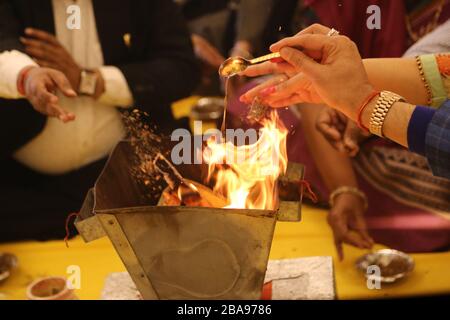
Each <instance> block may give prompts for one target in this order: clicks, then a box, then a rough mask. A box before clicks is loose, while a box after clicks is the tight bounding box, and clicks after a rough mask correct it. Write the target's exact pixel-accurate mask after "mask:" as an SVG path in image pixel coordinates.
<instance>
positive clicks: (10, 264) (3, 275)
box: [0, 253, 18, 283]
mask: <svg viewBox="0 0 450 320" xmlns="http://www.w3.org/2000/svg"><path fill="white" fill-rule="evenodd" d="M17 265H18V260H17V257H16V256H15V255H13V254H10V253H0V283H2V282H3V281H5V280H6V279H8V278H9V276H10V275H11V271H12V270H13V269H15V268H17Z"/></svg>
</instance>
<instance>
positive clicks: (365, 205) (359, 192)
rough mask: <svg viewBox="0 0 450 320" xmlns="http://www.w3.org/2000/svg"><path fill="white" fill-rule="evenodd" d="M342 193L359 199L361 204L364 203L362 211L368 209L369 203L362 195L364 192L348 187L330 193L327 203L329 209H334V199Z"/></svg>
mask: <svg viewBox="0 0 450 320" xmlns="http://www.w3.org/2000/svg"><path fill="white" fill-rule="evenodd" d="M343 193H351V194H353V195H355V196H358V197H359V198H361V200H363V202H364V210H367V208H368V207H369V201H368V199H367V196H366V195H365V194H364V192H362V191H361V190H359V189H358V188H355V187H349V186H342V187H339V188H337V189H336V190H334V191H333V192H332V193H331V195H330V202H329V203H330V206H331V207H334V204H335V202H336V198H337V197H338V196H339V195H341V194H343Z"/></svg>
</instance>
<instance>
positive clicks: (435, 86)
mask: <svg viewBox="0 0 450 320" xmlns="http://www.w3.org/2000/svg"><path fill="white" fill-rule="evenodd" d="M420 60H421V62H422V67H423V72H424V75H425V80H426V81H427V83H428V85H429V86H430V89H431V93H432V95H433V96H432V102H431V106H432V107H433V108H436V109H437V108H439V107H440V106H441V105H442V104H443V103H444V101H445V100H447V91H446V90H445V87H444V82H443V81H442V78H441V73H440V72H439V67H438V64H437V62H436V57H435V55H434V54H427V55H423V56H420Z"/></svg>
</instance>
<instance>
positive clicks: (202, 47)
mask: <svg viewBox="0 0 450 320" xmlns="http://www.w3.org/2000/svg"><path fill="white" fill-rule="evenodd" d="M191 39H192V43H193V45H194V52H195V55H196V56H197V58H199V59H200V60H202V61H203V62H205V63H206V64H207V65H209V66H211V67H213V68H215V69H218V68H219V67H220V65H221V64H222V62H223V61H224V60H225V58H224V57H223V56H222V55H221V54H220V52H219V50H217V49H216V48H215V47H214V46H213V45H211V44H210V43H209V42H208V40H206V39H205V38H203V37H201V36H199V35H197V34H192V36H191Z"/></svg>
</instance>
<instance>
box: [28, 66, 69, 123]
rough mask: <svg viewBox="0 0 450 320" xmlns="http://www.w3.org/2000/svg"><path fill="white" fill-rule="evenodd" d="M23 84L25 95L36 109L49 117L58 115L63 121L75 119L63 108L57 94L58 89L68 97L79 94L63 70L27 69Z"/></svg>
mask: <svg viewBox="0 0 450 320" xmlns="http://www.w3.org/2000/svg"><path fill="white" fill-rule="evenodd" d="M25 69H27V68H25ZM25 69H24V70H22V72H24V71H25ZM20 77H21V76H20V75H19V78H20ZM23 84H24V85H23V88H24V93H25V96H26V98H27V99H28V101H29V102H30V103H31V105H32V106H33V107H34V109H35V110H36V111H38V112H40V113H42V114H44V115H46V116H49V117H56V118H58V119H60V120H61V121H63V122H69V121H73V120H75V115H74V114H73V113H71V112H67V111H65V110H64V109H63V108H61V106H60V105H59V103H58V97H57V96H56V95H55V92H56V90H58V89H59V90H60V91H61V92H62V93H63V94H64V95H65V96H67V97H76V95H77V94H76V92H75V91H74V90H73V89H72V87H71V86H70V82H69V80H68V79H67V78H66V76H65V75H64V74H63V73H62V72H60V71H57V70H53V69H48V68H39V67H32V68H31V69H30V70H27V74H26V77H25V79H24V81H23Z"/></svg>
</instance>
